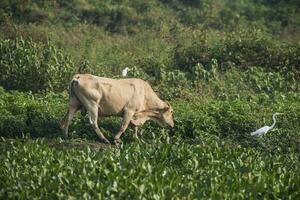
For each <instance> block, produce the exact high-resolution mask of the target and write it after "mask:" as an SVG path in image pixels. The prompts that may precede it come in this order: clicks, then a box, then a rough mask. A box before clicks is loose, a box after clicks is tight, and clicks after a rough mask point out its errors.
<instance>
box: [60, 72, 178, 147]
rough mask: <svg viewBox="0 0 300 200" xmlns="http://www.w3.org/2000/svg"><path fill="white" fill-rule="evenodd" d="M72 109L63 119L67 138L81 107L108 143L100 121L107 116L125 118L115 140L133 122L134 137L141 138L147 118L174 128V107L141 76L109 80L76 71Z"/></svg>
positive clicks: (72, 93)
mask: <svg viewBox="0 0 300 200" xmlns="http://www.w3.org/2000/svg"><path fill="white" fill-rule="evenodd" d="M69 95H70V96H69V98H70V102H69V109H68V112H67V113H66V114H65V116H64V117H63V119H62V120H61V128H62V129H64V131H65V136H66V137H68V127H69V125H70V123H71V120H72V118H73V116H74V114H75V112H76V111H78V110H80V109H81V110H86V111H87V113H88V115H89V121H90V124H91V125H92V126H93V128H94V130H95V132H96V133H97V135H98V136H99V137H100V139H101V140H102V141H103V142H105V143H109V141H108V140H107V139H106V137H105V136H104V135H103V134H102V133H101V131H100V129H99V127H98V123H97V120H98V118H100V119H101V118H102V117H107V116H120V117H123V121H122V125H121V128H120V130H119V132H118V133H117V134H116V135H115V137H114V139H115V143H118V142H119V139H120V137H121V135H122V133H123V132H125V130H126V129H127V127H128V125H129V124H130V123H131V124H132V125H134V126H135V132H134V137H135V138H137V139H138V135H137V132H138V127H139V126H142V125H143V124H144V123H145V122H146V121H147V120H152V121H154V122H157V123H158V124H159V125H161V126H164V127H173V126H174V121H173V114H172V112H173V109H172V107H171V105H170V104H169V103H167V102H164V101H162V100H161V99H160V98H159V97H158V96H157V95H156V94H155V92H154V91H153V89H152V88H151V86H150V85H149V84H148V83H147V82H145V81H143V80H141V79H135V78H131V79H110V78H104V77H98V76H93V75H90V74H77V75H75V76H74V77H73V79H72V81H71V83H70V93H69Z"/></svg>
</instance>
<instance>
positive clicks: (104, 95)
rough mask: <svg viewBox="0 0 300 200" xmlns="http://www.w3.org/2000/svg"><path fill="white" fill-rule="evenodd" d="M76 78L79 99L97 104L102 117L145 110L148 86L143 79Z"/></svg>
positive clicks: (90, 76)
mask: <svg viewBox="0 0 300 200" xmlns="http://www.w3.org/2000/svg"><path fill="white" fill-rule="evenodd" d="M74 78H76V80H77V81H78V88H77V93H79V94H78V96H79V99H80V100H82V101H85V102H83V103H84V104H88V103H89V102H87V101H95V102H97V104H98V106H99V114H100V115H103V116H110V115H122V113H123V111H124V109H133V110H135V111H139V110H143V108H144V102H145V88H146V89H147V88H148V84H147V83H146V82H145V81H143V80H141V79H110V78H105V77H98V76H93V75H89V74H79V75H75V76H74ZM80 96H81V97H80Z"/></svg>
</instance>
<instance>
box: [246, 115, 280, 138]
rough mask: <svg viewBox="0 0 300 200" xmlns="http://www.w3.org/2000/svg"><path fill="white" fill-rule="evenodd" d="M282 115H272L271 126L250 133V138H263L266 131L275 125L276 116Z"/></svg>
mask: <svg viewBox="0 0 300 200" xmlns="http://www.w3.org/2000/svg"><path fill="white" fill-rule="evenodd" d="M282 114H283V113H274V114H273V124H272V125H271V126H264V127H261V128H260V129H258V130H256V131H254V132H252V133H251V136H263V135H265V134H266V133H267V132H268V131H270V130H271V129H273V128H274V126H275V124H276V118H275V116H276V115H282Z"/></svg>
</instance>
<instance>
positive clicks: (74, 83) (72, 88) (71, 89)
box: [69, 78, 79, 101]
mask: <svg viewBox="0 0 300 200" xmlns="http://www.w3.org/2000/svg"><path fill="white" fill-rule="evenodd" d="M78 84H79V82H78V80H77V79H75V78H74V79H73V80H72V81H71V83H70V87H69V95H70V97H71V98H76V99H77V100H78V101H79V99H78V97H77V95H76V92H75V90H76V87H78Z"/></svg>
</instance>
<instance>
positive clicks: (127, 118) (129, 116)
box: [114, 111, 134, 145]
mask: <svg viewBox="0 0 300 200" xmlns="http://www.w3.org/2000/svg"><path fill="white" fill-rule="evenodd" d="M133 115H134V112H132V111H125V112H124V116H123V121H122V125H121V128H120V130H119V132H118V133H117V134H116V136H115V141H114V142H115V144H116V145H117V144H119V142H120V137H121V135H122V134H123V133H124V132H125V131H126V129H127V127H128V125H129V123H130V120H131V119H132V116H133Z"/></svg>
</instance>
